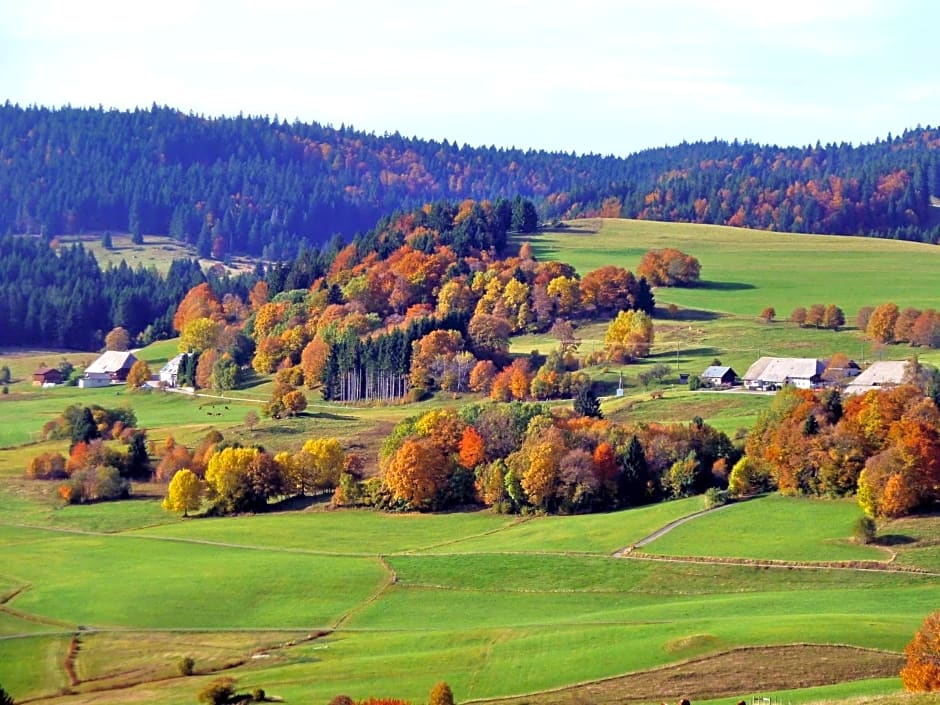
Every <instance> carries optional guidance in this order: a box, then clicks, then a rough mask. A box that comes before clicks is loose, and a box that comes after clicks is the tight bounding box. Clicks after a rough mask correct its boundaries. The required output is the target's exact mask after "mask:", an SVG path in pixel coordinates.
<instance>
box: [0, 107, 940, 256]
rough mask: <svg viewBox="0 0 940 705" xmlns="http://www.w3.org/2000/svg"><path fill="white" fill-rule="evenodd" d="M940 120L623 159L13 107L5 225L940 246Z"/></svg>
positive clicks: (255, 123) (275, 248)
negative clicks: (437, 228)
mask: <svg viewBox="0 0 940 705" xmlns="http://www.w3.org/2000/svg"><path fill="white" fill-rule="evenodd" d="M938 145H940V130H935V129H932V128H929V127H928V128H923V129H922V128H918V129H916V130H911V131H907V132H905V133H904V134H903V135H901V136H900V137H891V136H889V137H888V139H886V140H883V141H876V142H875V143H874V144H870V145H862V146H857V147H853V146H851V145H847V144H840V145H826V146H822V145H818V144H817V145H816V146H815V147H787V148H780V147H776V146H761V145H755V144H751V143H746V142H745V143H739V142H737V141H736V142H733V143H728V142H723V141H717V140H716V141H712V142H707V143H704V142H698V143H691V144H688V143H684V144H681V145H677V146H674V147H664V148H660V149H652V150H647V151H644V152H640V153H638V154H634V155H631V156H629V157H626V158H618V157H613V156H606V157H604V156H599V155H584V156H578V155H575V154H573V153H572V154H565V153H549V152H544V151H531V150H529V151H523V150H520V149H497V148H494V147H469V146H466V145H464V146H458V144H457V143H450V142H447V141H444V142H434V141H428V140H421V139H417V138H405V137H403V136H401V135H399V134H397V133H395V134H391V135H383V136H378V135H374V134H367V133H363V132H358V131H356V130H354V129H352V128H347V127H340V128H333V127H330V126H322V125H318V124H316V123H310V124H305V123H299V122H295V123H292V124H288V123H286V122H284V121H280V120H278V119H277V118H274V119H270V118H267V117H243V116H239V117H236V118H212V119H209V118H204V117H200V116H194V115H191V114H190V115H187V114H183V113H180V112H179V111H176V110H173V109H171V108H165V107H164V108H160V107H156V106H154V107H153V108H151V109H149V110H136V111H133V112H120V111H113V110H110V111H105V110H102V109H95V110H87V109H73V108H63V109H57V110H51V109H46V108H35V107H31V108H21V107H19V106H16V105H11V104H10V103H7V104H6V105H4V106H2V107H0V232H12V233H40V232H43V233H45V234H48V235H57V234H64V233H74V232H81V231H97V230H106V229H113V230H128V231H131V232H134V233H140V232H154V233H169V234H170V235H171V236H173V237H175V238H178V239H180V240H184V241H186V242H189V243H191V244H194V245H196V246H198V248H199V250H200V253H201V254H202V255H204V256H209V255H212V256H216V257H218V258H224V257H225V256H226V255H228V254H230V253H233V252H242V253H249V254H253V255H263V256H265V257H266V258H269V259H282V258H286V257H290V256H293V255H294V254H295V253H296V252H297V251H298V249H299V248H300V246H301V244H302V243H304V242H306V244H307V245H308V246H309V245H319V244H322V243H323V242H325V241H327V240H328V239H329V238H330V237H331V236H332V235H334V234H336V233H340V234H343V235H344V236H346V237H347V239H348V238H349V237H351V236H352V235H353V234H354V233H356V232H359V231H364V230H366V229H367V228H369V227H371V226H372V225H373V224H374V223H375V222H376V220H377V219H378V218H379V217H381V216H382V215H388V214H390V213H392V212H394V211H402V210H409V209H412V208H414V207H416V206H420V205H422V204H424V203H426V202H433V201H437V200H440V199H446V200H451V201H459V200H462V199H466V198H472V199H474V200H477V201H482V200H485V199H489V200H493V201H495V200H497V199H499V198H507V199H511V198H514V197H515V196H522V197H524V198H529V199H531V200H532V201H533V202H535V204H536V206H537V207H538V209H539V211H540V216H541V217H542V218H543V219H555V218H572V217H578V216H593V215H607V216H621V217H634V218H645V219H655V220H671V221H686V222H701V223H718V224H727V225H737V226H750V227H755V228H765V229H773V230H781V231H793V232H817V233H834V234H865V235H874V236H879V237H892V238H904V239H912V240H923V241H928V242H936V240H937V239H938V235H940V229H938V227H937V224H936V222H937V221H936V219H934V218H932V217H931V205H930V197H931V196H932V195H933V196H938V195H940V157H938Z"/></svg>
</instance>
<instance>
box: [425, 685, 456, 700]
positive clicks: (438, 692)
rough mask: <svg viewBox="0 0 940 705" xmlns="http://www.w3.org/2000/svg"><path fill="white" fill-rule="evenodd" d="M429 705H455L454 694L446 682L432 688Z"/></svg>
mask: <svg viewBox="0 0 940 705" xmlns="http://www.w3.org/2000/svg"><path fill="white" fill-rule="evenodd" d="M428 705H454V693H453V691H451V689H450V686H449V685H447V683H445V682H444V681H441V682H440V683H438V684H436V685H435V686H434V687H433V688H431V693H430V695H429V696H428Z"/></svg>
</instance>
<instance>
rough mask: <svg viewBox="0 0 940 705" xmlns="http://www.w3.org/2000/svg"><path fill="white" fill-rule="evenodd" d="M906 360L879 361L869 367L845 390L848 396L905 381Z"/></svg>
mask: <svg viewBox="0 0 940 705" xmlns="http://www.w3.org/2000/svg"><path fill="white" fill-rule="evenodd" d="M906 368H907V361H905V360H879V361H878V362H873V363H871V365H869V366H868V368H867V369H865V370H864V371H863V372H862V373H861V374H860V375H859V376H858V377H856V378H855V379H853V380H852V384H850V385H848V386H847V387H846V388H845V392H846V394H863V393H864V392H867V391H869V390H872V389H877V388H878V387H890V386H893V385H897V384H901V383H902V382H903V381H904V371H905V369H906Z"/></svg>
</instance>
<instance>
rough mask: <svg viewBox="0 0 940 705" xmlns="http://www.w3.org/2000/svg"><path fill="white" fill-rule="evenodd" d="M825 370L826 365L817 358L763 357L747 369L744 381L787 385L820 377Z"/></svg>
mask: <svg viewBox="0 0 940 705" xmlns="http://www.w3.org/2000/svg"><path fill="white" fill-rule="evenodd" d="M825 369H826V365H825V363H824V362H823V361H822V360H819V359H818V358H815V357H762V358H760V359H759V360H758V361H757V362H755V363H754V364H753V365H751V366H750V367H749V368H748V369H747V372H745V373H744V380H745V381H747V382H757V381H760V382H770V383H773V384H785V383H786V382H787V381H788V380H791V379H812V378H813V377H818V376H820V375H821V374H822V373H823V371H824V370H825Z"/></svg>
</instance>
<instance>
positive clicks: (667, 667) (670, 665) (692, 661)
mask: <svg viewBox="0 0 940 705" xmlns="http://www.w3.org/2000/svg"><path fill="white" fill-rule="evenodd" d="M793 647H832V648H840V649H852V650H853V651H866V652H869V653H875V654H886V655H891V656H901V655H902V654H901V653H900V652H898V651H891V650H889V649H875V648H871V647H867V646H855V645H853V644H841V643H830V644H824V643H812V642H792V643H787V644H772V645H770V644H761V645H750V646H738V647H735V648H732V649H723V650H720V651H715V652H714V653H711V654H708V655H705V656H693V657H692V658H688V659H684V660H681V661H673V662H672V663H668V664H663V665H661V666H654V667H653V668H646V669H643V670H641V671H628V672H626V673H621V674H619V675H616V676H605V677H603V678H592V679H589V680H585V681H579V682H577V683H570V684H568V685H563V686H558V687H555V688H546V689H545V690H536V691H530V692H526V693H517V694H515V695H500V696H498V697H495V698H467V699H466V700H463V701H461V702H463V703H498V702H505V701H507V700H516V699H517V698H527V697H533V696H536V695H543V694H546V693H563V692H565V691H566V690H573V689H575V688H581V687H583V686H586V685H595V684H598V683H610V682H612V681H617V680H620V679H621V678H625V677H629V676H635V675H640V674H649V673H658V672H661V671H668V670H672V669H675V668H682V667H684V666H691V665H693V664H696V663H704V662H707V661H709V660H711V659H714V658H718V657H720V656H727V655H730V654H735V653H742V652H747V651H761V650H764V649H778V648H793Z"/></svg>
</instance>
